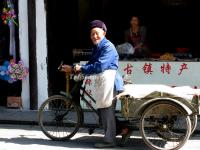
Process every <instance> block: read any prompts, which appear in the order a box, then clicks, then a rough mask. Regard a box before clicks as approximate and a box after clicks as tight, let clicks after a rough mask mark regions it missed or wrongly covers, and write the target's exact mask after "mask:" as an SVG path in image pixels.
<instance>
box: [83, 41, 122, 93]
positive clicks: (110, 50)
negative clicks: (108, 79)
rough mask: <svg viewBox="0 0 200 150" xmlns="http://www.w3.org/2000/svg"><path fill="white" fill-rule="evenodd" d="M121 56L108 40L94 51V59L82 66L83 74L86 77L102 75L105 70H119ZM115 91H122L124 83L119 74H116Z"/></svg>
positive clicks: (95, 47)
mask: <svg viewBox="0 0 200 150" xmlns="http://www.w3.org/2000/svg"><path fill="white" fill-rule="evenodd" d="M118 61H119V55H118V53H117V50H116V48H115V46H114V45H113V44H112V43H111V42H110V41H109V40H107V39H106V38H103V40H102V41H101V42H100V43H99V44H98V45H96V46H94V47H93V49H92V57H91V59H90V60H89V62H88V63H87V64H85V65H82V67H81V72H82V73H83V74H86V75H90V74H98V73H102V72H104V71H105V70H117V69H118ZM116 77H117V78H116V79H118V80H116V81H115V89H116V90H117V89H122V87H123V84H121V83H123V82H122V81H120V77H119V74H118V73H117V74H116Z"/></svg>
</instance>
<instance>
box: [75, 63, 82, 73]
mask: <svg viewBox="0 0 200 150" xmlns="http://www.w3.org/2000/svg"><path fill="white" fill-rule="evenodd" d="M74 71H75V72H81V65H78V64H76V65H75V66H74Z"/></svg>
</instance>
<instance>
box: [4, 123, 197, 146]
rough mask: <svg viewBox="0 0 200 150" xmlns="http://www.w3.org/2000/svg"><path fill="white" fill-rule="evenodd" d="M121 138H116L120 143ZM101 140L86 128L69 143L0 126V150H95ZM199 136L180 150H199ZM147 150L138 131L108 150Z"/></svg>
mask: <svg viewBox="0 0 200 150" xmlns="http://www.w3.org/2000/svg"><path fill="white" fill-rule="evenodd" d="M120 139H121V137H120V136H119V137H117V141H120ZM102 140H103V135H102V130H100V129H97V130H95V133H94V134H92V135H88V133H87V128H80V130H79V132H78V133H77V134H76V135H75V136H74V137H73V138H72V139H71V140H70V141H53V140H50V139H48V138H47V137H46V136H45V135H44V134H43V133H42V132H41V130H40V127H38V126H36V125H7V124H3V125H2V124H1V125H0V150H11V149H17V150H27V149H28V150H38V149H41V150H43V149H48V150H69V149H73V150H85V149H89V150H96V149H95V148H94V144H95V143H96V142H100V141H102ZM199 140H200V135H194V136H192V137H191V138H190V139H189V140H188V141H187V142H186V144H185V145H184V146H183V147H182V148H181V150H188V149H189V150H199V148H200V146H199ZM121 149H124V150H131V149H134V150H149V148H148V147H147V146H146V144H145V143H144V142H143V140H142V138H141V137H140V136H139V132H138V131H134V132H133V134H132V136H131V139H129V140H128V143H127V145H126V147H123V148H122V147H118V146H117V147H115V148H111V149H109V150H121Z"/></svg>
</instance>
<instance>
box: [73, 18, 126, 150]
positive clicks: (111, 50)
mask: <svg viewBox="0 0 200 150" xmlns="http://www.w3.org/2000/svg"><path fill="white" fill-rule="evenodd" d="M106 32H107V28H106V25H105V24H104V22H102V21H100V20H94V21H92V22H91V23H90V38H91V40H92V43H93V45H94V46H93V49H92V57H91V59H90V61H89V62H88V63H87V64H85V65H76V66H75V68H74V70H75V71H78V72H79V71H80V72H82V73H83V74H86V75H94V74H95V86H94V88H95V89H94V91H95V92H96V93H95V99H96V107H97V109H98V111H99V113H100V117H101V121H102V124H103V128H104V134H105V136H104V141H103V142H102V143H97V144H95V147H97V148H108V147H114V146H115V136H116V122H115V110H114V107H113V106H112V103H113V91H114V88H115V90H118V91H120V90H123V88H122V87H123V85H122V84H123V82H122V80H121V78H120V75H119V74H118V73H117V69H118V59H119V56H118V53H117V51H116V49H115V46H114V45H113V44H112V43H111V42H110V41H109V40H107V39H106V37H105V35H106ZM114 84H115V87H114Z"/></svg>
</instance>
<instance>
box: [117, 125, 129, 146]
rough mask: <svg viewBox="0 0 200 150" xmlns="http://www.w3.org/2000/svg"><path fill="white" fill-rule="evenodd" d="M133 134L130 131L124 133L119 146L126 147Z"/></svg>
mask: <svg viewBox="0 0 200 150" xmlns="http://www.w3.org/2000/svg"><path fill="white" fill-rule="evenodd" d="M131 134H132V130H130V129H128V131H127V132H126V133H124V134H123V133H122V140H121V143H120V144H119V146H121V147H124V146H125V144H126V143H127V141H128V139H129V138H130V136H131Z"/></svg>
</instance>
